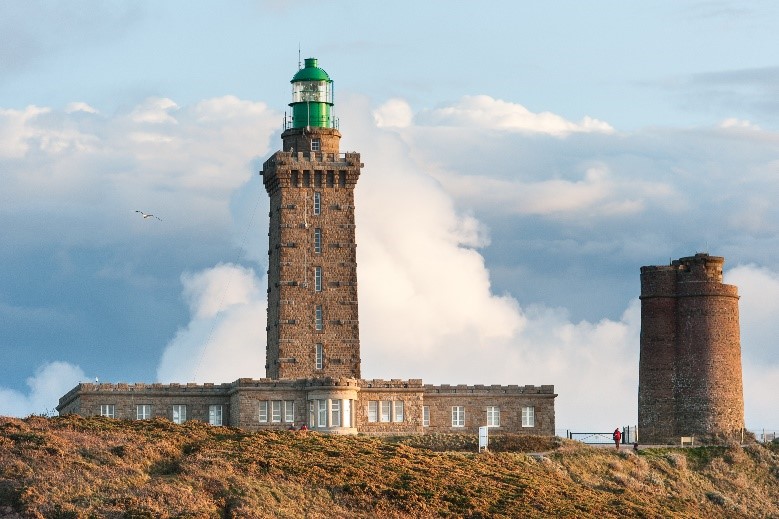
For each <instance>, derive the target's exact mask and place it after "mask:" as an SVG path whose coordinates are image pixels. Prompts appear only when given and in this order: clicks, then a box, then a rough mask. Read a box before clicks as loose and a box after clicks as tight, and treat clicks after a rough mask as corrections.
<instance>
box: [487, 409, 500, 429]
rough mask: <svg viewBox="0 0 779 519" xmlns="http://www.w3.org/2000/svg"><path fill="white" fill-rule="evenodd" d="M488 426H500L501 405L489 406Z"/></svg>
mask: <svg viewBox="0 0 779 519" xmlns="http://www.w3.org/2000/svg"><path fill="white" fill-rule="evenodd" d="M487 427H500V407H498V406H496V405H491V406H487Z"/></svg>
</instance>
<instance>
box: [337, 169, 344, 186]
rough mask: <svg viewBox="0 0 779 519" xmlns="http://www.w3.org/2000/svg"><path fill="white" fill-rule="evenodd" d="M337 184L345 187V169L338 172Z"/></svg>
mask: <svg viewBox="0 0 779 519" xmlns="http://www.w3.org/2000/svg"><path fill="white" fill-rule="evenodd" d="M338 185H339V186H340V187H346V171H339V172H338Z"/></svg>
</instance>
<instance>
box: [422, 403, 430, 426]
mask: <svg viewBox="0 0 779 519" xmlns="http://www.w3.org/2000/svg"><path fill="white" fill-rule="evenodd" d="M422 427H430V406H429V405H424V406H422Z"/></svg>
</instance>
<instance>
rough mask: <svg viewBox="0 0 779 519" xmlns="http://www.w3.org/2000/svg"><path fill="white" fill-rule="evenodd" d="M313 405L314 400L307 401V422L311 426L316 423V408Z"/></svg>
mask: <svg viewBox="0 0 779 519" xmlns="http://www.w3.org/2000/svg"><path fill="white" fill-rule="evenodd" d="M315 405H316V401H314V400H309V401H308V424H309V425H310V426H311V427H315V425H314V424H316V409H315V407H314V406H315Z"/></svg>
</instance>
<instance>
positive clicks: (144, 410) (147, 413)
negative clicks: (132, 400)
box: [135, 404, 151, 420]
mask: <svg viewBox="0 0 779 519" xmlns="http://www.w3.org/2000/svg"><path fill="white" fill-rule="evenodd" d="M135 418H136V420H148V419H149V418H151V405H149V404H141V405H136V406H135Z"/></svg>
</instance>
